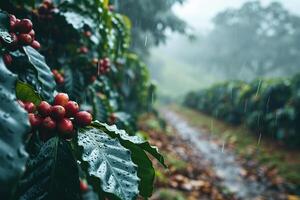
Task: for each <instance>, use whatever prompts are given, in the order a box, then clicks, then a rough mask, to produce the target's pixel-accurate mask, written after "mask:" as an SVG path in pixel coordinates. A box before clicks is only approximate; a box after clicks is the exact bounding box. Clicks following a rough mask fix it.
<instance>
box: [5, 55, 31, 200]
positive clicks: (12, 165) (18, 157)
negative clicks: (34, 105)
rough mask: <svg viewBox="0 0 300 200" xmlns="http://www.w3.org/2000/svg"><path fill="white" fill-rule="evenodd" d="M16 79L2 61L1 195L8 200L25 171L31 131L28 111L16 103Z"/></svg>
mask: <svg viewBox="0 0 300 200" xmlns="http://www.w3.org/2000/svg"><path fill="white" fill-rule="evenodd" d="M16 82H17V77H16V76H15V75H14V74H12V73H11V72H10V71H8V70H7V69H6V67H5V65H4V63H3V60H2V58H0V83H1V84H0V105H1V106H0V130H1V133H0V163H1V164H0V185H1V187H0V194H1V198H3V199H9V196H10V195H11V193H12V191H13V190H14V188H15V186H16V183H17V181H18V180H19V178H20V176H21V175H22V173H23V172H24V170H25V163H26V160H27V158H28V155H27V153H26V151H25V148H24V142H25V137H26V134H27V133H28V132H29V130H30V126H29V121H28V116H27V113H26V111H25V110H24V109H23V108H21V107H20V105H19V104H18V103H17V101H16V94H15V89H16V88H15V86H16Z"/></svg>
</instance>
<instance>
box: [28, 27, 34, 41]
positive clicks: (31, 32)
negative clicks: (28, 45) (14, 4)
mask: <svg viewBox="0 0 300 200" xmlns="http://www.w3.org/2000/svg"><path fill="white" fill-rule="evenodd" d="M28 35H30V36H31V37H32V39H34V37H35V31H34V30H33V29H31V31H30V32H29V33H28Z"/></svg>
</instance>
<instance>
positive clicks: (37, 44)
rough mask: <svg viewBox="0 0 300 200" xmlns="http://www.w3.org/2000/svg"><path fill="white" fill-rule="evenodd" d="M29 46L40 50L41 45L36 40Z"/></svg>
mask: <svg viewBox="0 0 300 200" xmlns="http://www.w3.org/2000/svg"><path fill="white" fill-rule="evenodd" d="M30 46H31V47H32V48H34V49H40V48H41V44H40V43H39V42H38V41H36V40H33V42H32V43H31V45H30Z"/></svg>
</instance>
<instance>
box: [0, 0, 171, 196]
mask: <svg viewBox="0 0 300 200" xmlns="http://www.w3.org/2000/svg"><path fill="white" fill-rule="evenodd" d="M130 28H131V22H130V20H129V19H128V18H127V17H126V16H123V15H121V14H118V13H116V12H114V7H113V5H109V2H108V1H107V0H92V1H89V0H76V1H75V0H68V1H66V0H53V1H51V0H44V1H41V0H22V1H19V0H6V1H1V2H0V48H1V51H0V54H1V56H0V82H1V85H0V130H1V132H0V144H1V145H0V163H1V165H0V186H1V187H0V194H1V199H23V200H27V199H28V200H32V199H64V200H68V199H70V200H77V199H86V200H94V199H106V198H109V199H123V200H132V199H136V198H137V197H138V196H142V197H144V198H148V197H150V196H151V194H152V191H153V181H154V176H155V171H154V168H153V166H152V162H151V161H150V159H149V157H148V155H147V154H146V152H147V153H148V154H151V155H152V156H153V157H154V158H156V159H157V160H158V161H159V162H160V163H161V164H162V165H163V166H165V164H164V159H163V157H162V156H161V155H160V154H159V152H158V150H157V148H155V147H152V146H150V144H149V143H148V142H147V141H146V140H144V139H142V138H141V137H140V136H137V135H136V133H137V132H138V130H137V128H136V120H137V117H138V116H139V114H141V113H142V112H145V111H149V110H151V104H152V100H153V95H154V93H155V86H154V85H153V84H152V83H151V80H150V78H149V73H148V70H147V68H146V66H145V65H144V64H143V63H142V62H141V61H140V60H139V58H138V57H137V56H136V55H135V54H134V53H132V52H130V51H129V47H130V39H131V38H130V31H131V30H130Z"/></svg>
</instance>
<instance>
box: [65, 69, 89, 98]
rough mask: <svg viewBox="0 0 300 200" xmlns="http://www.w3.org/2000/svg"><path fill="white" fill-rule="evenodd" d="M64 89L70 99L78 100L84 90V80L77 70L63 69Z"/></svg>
mask: <svg viewBox="0 0 300 200" xmlns="http://www.w3.org/2000/svg"><path fill="white" fill-rule="evenodd" d="M64 75H65V82H64V89H65V91H66V92H67V93H68V94H69V96H70V97H71V99H80V98H81V97H82V95H83V93H82V92H83V90H84V79H83V75H82V73H81V72H80V71H79V70H77V69H71V68H69V67H66V68H65V69H64Z"/></svg>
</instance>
